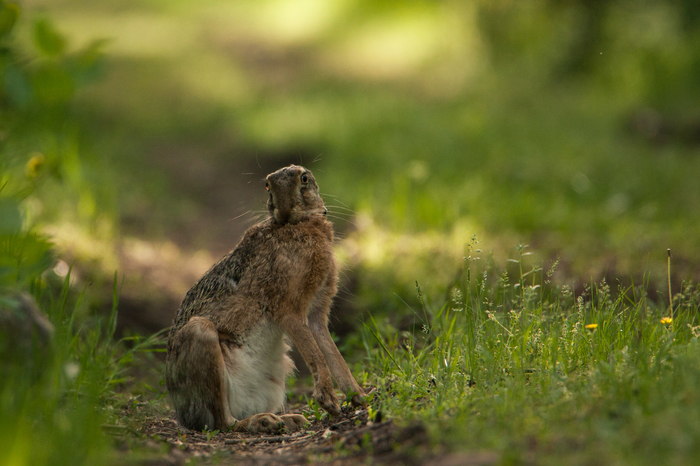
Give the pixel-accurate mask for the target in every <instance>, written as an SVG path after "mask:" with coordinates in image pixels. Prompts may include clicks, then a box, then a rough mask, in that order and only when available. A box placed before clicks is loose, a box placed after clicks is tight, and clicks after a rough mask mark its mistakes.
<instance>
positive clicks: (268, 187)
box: [265, 182, 270, 191]
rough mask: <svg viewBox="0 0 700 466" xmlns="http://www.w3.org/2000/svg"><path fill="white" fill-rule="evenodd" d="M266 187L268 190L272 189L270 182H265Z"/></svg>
mask: <svg viewBox="0 0 700 466" xmlns="http://www.w3.org/2000/svg"><path fill="white" fill-rule="evenodd" d="M265 189H266V190H267V191H270V183H268V182H265Z"/></svg>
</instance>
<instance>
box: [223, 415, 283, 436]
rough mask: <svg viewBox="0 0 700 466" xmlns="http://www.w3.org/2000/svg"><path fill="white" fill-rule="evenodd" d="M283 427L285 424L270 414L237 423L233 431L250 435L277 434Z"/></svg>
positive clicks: (254, 416)
mask: <svg viewBox="0 0 700 466" xmlns="http://www.w3.org/2000/svg"><path fill="white" fill-rule="evenodd" d="M284 427H285V422H284V421H283V420H282V419H281V418H280V417H279V416H277V415H275V414H272V413H261V414H254V415H253V416H250V417H249V418H248V419H244V420H242V421H239V422H238V423H237V424H236V427H235V430H236V431H238V432H241V431H246V432H250V433H252V434H278V433H279V432H281V431H282V428H284Z"/></svg>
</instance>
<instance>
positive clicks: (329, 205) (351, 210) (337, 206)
mask: <svg viewBox="0 0 700 466" xmlns="http://www.w3.org/2000/svg"><path fill="white" fill-rule="evenodd" d="M326 207H333V208H335V209H343V210H347V211H349V212H352V213H353V214H356V213H357V211H356V210H354V209H351V208H349V207H343V206H339V205H331V204H328V205H326Z"/></svg>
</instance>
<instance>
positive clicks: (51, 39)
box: [34, 19, 66, 57]
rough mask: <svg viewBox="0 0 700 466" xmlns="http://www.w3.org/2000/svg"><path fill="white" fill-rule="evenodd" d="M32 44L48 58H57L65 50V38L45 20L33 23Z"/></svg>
mask: <svg viewBox="0 0 700 466" xmlns="http://www.w3.org/2000/svg"><path fill="white" fill-rule="evenodd" d="M34 42H35V43H36V46H37V47H38V49H39V51H41V52H42V53H43V54H45V55H47V56H49V57H55V56H58V55H60V54H61V53H63V51H64V50H65V49H66V40H65V38H64V37H63V36H62V35H61V34H60V33H59V32H58V31H57V30H56V29H55V28H54V26H53V24H52V23H51V22H50V21H49V20H47V19H40V20H38V21H36V22H35V23H34Z"/></svg>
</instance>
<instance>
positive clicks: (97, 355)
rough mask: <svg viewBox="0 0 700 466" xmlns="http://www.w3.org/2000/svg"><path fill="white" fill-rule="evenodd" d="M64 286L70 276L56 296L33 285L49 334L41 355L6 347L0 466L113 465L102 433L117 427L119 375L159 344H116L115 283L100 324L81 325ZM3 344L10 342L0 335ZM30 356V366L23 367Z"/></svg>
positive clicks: (79, 298) (77, 297)
mask: <svg viewBox="0 0 700 466" xmlns="http://www.w3.org/2000/svg"><path fill="white" fill-rule="evenodd" d="M69 283H70V274H69V275H68V276H67V277H66V279H65V281H64V283H63V285H62V286H60V287H59V290H58V291H59V292H58V293H56V292H55V291H56V290H55V289H53V290H52V289H51V286H49V285H48V284H47V283H46V282H44V281H39V280H37V281H35V282H34V285H33V288H34V292H35V295H36V297H37V299H38V302H39V303H41V304H42V309H43V310H44V311H46V312H47V317H48V318H49V320H50V322H51V323H52V325H53V328H54V332H53V338H52V339H51V341H50V342H49V344H48V346H47V347H45V348H43V351H40V350H41V348H39V347H38V346H36V343H37V342H36V341H34V343H35V345H34V353H33V354H34V357H31V354H32V352H31V351H30V352H29V353H20V352H12V348H9V349H8V348H4V349H5V350H7V351H6V352H4V353H3V360H2V365H1V366H0V369H1V370H2V374H3V377H2V381H0V418H1V419H2V422H0V447H1V448H0V462H1V463H2V464H6V465H8V466H9V465H11V466H19V465H24V464H32V465H43V464H46V465H54V464H71V465H73V464H76V465H77V464H106V463H109V462H112V461H114V460H115V458H116V455H115V451H114V450H113V441H112V440H111V439H110V437H109V436H107V435H106V433H105V432H109V431H110V429H111V428H119V427H120V426H119V425H117V423H116V421H117V419H118V417H117V414H118V409H117V408H118V407H119V406H120V403H121V402H122V400H123V399H124V396H123V395H122V394H121V393H122V390H120V389H119V387H122V386H123V384H124V383H125V382H127V381H128V378H127V377H126V376H125V369H126V368H127V366H128V365H129V364H130V363H131V362H132V361H133V360H134V356H135V355H136V354H138V353H140V352H144V351H145V352H148V351H151V350H152V348H153V345H154V344H155V343H158V342H160V340H159V335H158V334H156V335H153V336H152V337H149V338H140V337H138V338H133V337H132V338H125V339H123V340H120V341H116V340H115V339H114V333H115V329H116V322H117V296H118V293H117V287H116V277H115V289H114V305H113V307H112V310H111V312H110V314H109V317H108V319H107V320H106V321H105V320H104V319H101V318H97V319H96V320H94V321H91V320H90V319H86V318H85V316H84V309H83V306H84V301H83V296H84V294H83V293H81V294H76V293H75V292H74V291H73V290H72V289H71V287H70V285H69ZM12 302H13V298H12V295H7V296H6V297H4V298H3V303H4V304H6V303H10V305H12V304H11V303H12ZM3 312H5V311H4V310H3ZM80 314H83V316H82V317H79V315H80ZM2 330H6V329H5V328H3V329H2ZM24 336H25V337H31V335H24ZM3 338H8V335H6V334H3ZM10 341H14V340H12V339H10ZM127 342H128V343H129V345H128V346H127V345H126V343H127ZM28 354H29V356H30V358H31V359H32V360H27V357H28Z"/></svg>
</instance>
